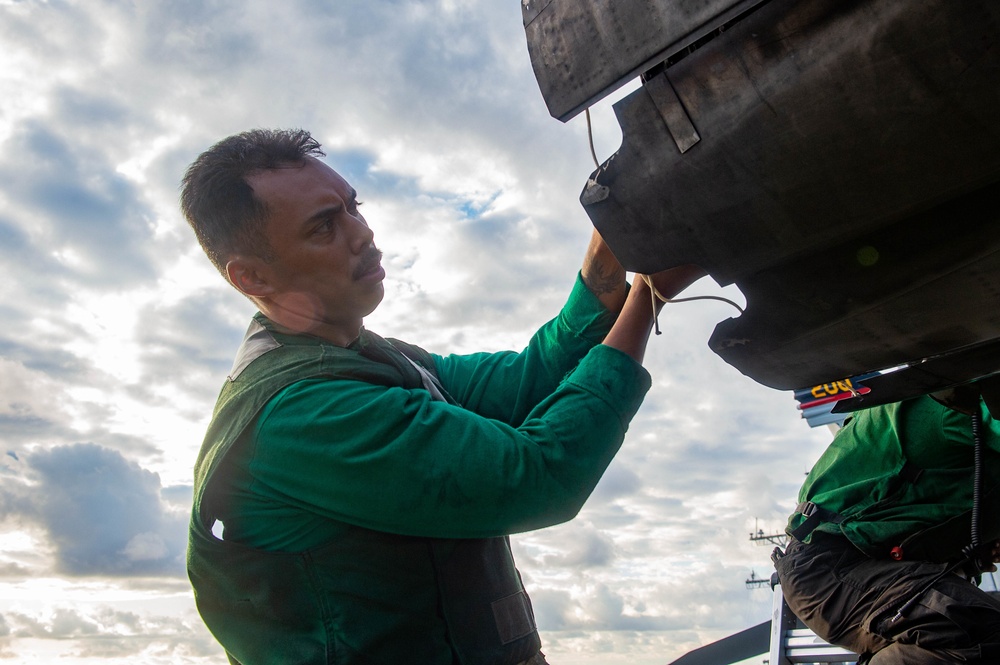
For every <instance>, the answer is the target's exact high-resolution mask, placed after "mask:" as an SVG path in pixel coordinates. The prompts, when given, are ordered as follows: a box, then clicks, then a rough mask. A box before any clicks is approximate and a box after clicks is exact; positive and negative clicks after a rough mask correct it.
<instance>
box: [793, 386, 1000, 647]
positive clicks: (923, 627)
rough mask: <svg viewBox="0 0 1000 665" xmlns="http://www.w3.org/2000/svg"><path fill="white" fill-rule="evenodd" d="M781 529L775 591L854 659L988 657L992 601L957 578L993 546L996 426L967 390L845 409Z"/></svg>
mask: <svg viewBox="0 0 1000 665" xmlns="http://www.w3.org/2000/svg"><path fill="white" fill-rule="evenodd" d="M994 409H995V405H994ZM977 439H978V444H977ZM977 447H978V448H979V450H978V452H977ZM976 457H978V458H979V462H978V464H977V462H976ZM977 466H978V467H979V472H978V474H977V471H976V467H977ZM977 475H978V477H979V480H978V481H977V480H976V477H977ZM974 488H977V489H974ZM974 495H975V496H976V498H975V499H974ZM787 532H788V534H789V535H790V536H791V542H790V544H789V546H788V547H787V549H786V551H785V552H784V554H783V555H782V553H781V552H780V550H776V551H775V566H776V568H777V571H778V578H779V580H780V581H781V590H782V593H783V594H784V596H785V600H786V601H787V603H788V605H789V607H790V608H791V610H792V611H793V612H794V613H795V614H796V616H798V617H799V618H800V619H802V621H803V622H805V623H806V624H807V625H808V626H809V627H810V628H812V629H813V630H814V631H815V632H816V633H817V634H818V635H820V636H821V637H823V638H824V639H826V640H827V641H829V642H830V643H832V644H837V645H840V646H843V647H846V648H848V649H850V650H852V651H854V652H855V653H858V654H860V657H861V658H860V660H859V662H862V663H872V664H874V665H895V664H897V663H898V664H904V663H906V664H925V663H928V664H929V663H955V662H963V663H982V664H984V665H985V664H987V663H989V664H993V663H998V662H1000V602H998V601H997V600H996V598H993V597H991V596H989V595H988V594H986V593H985V592H983V591H982V590H981V589H979V588H977V587H976V586H975V585H974V584H972V583H970V581H969V578H975V577H977V576H978V574H979V573H980V572H982V571H985V570H989V569H993V570H995V566H992V562H995V561H997V560H998V554H1000V552H998V548H997V539H998V538H1000V422H998V421H997V420H996V419H994V417H993V414H991V412H990V409H989V408H988V407H987V402H986V401H984V400H983V399H982V398H981V397H980V394H979V392H978V391H977V390H970V389H969V388H968V387H963V388H962V389H959V390H957V391H950V392H949V393H941V394H937V395H935V396H930V395H925V396H922V397H917V398H914V399H909V400H906V401H904V402H900V403H897V404H889V405H885V406H878V407H874V408H871V409H867V410H863V411H859V412H857V413H856V414H854V416H853V417H852V418H851V419H850V420H849V421H848V422H847V424H846V425H845V427H844V428H843V429H841V430H840V431H839V432H838V433H837V436H836V437H835V438H834V440H833V442H832V443H831V444H830V446H829V448H827V450H826V451H825V452H824V453H823V455H822V456H821V457H820V459H819V460H818V461H817V462H816V464H815V465H814V466H813V468H812V470H811V471H810V473H809V476H808V478H807V479H806V481H805V484H804V485H803V486H802V489H801V490H800V492H799V505H798V507H797V508H796V510H795V513H794V514H793V515H792V516H791V518H790V519H789V523H788V528H787Z"/></svg>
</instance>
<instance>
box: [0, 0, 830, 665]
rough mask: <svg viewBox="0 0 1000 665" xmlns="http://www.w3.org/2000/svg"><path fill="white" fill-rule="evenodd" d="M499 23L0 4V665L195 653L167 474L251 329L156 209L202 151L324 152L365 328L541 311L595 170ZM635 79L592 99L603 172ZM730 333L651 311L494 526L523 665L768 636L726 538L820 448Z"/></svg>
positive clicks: (437, 327) (570, 272)
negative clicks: (631, 348)
mask: <svg viewBox="0 0 1000 665" xmlns="http://www.w3.org/2000/svg"><path fill="white" fill-rule="evenodd" d="M518 5H519V3H518V2H517V1H516V0H502V1H501V0H493V1H491V2H472V1H471V0H411V1H408V2H407V1H400V0H365V1H363V2H362V1H343V0H341V1H332V2H331V1H329V0H326V1H323V2H320V1H315V0H314V1H310V0H284V1H283V2H280V3H279V2H268V1H263V0H245V1H240V2H235V1H228V2H227V1H221V0H205V1H202V0H198V1H194V0H175V1H174V2H127V1H124V0H122V1H112V0H88V1H86V2H83V1H82V0H81V1H76V0H51V1H47V2H46V1H39V0H0V45H2V46H0V283H2V284H3V286H4V288H3V289H0V315H2V317H3V318H4V320H5V321H6V322H7V325H6V327H5V328H4V329H3V330H2V331H0V443H2V449H0V452H2V453H3V454H2V455H0V459H2V462H0V660H7V661H8V662H15V663H28V664H35V663H38V664H41V663H46V664H49V663H54V662H58V663H63V664H66V665H81V664H87V663H112V664H115V663H122V664H124V663H130V664H135V663H190V664H209V663H220V664H221V663H224V662H225V658H224V656H223V653H222V650H221V647H219V646H218V644H217V643H215V641H214V640H213V638H212V637H211V635H210V634H209V633H208V631H207V630H206V629H205V627H204V626H203V625H202V623H201V621H200V619H199V617H198V615H197V613H196V611H195V609H194V603H193V598H192V594H191V590H190V587H189V584H188V582H187V578H186V576H185V571H184V548H185V539H186V522H187V514H188V511H189V509H190V501H191V498H190V497H191V473H192V472H191V469H192V466H193V463H194V459H195V455H196V453H197V450H198V448H199V446H200V444H201V438H202V436H203V434H204V430H205V427H206V425H207V423H208V418H209V415H210V413H211V409H212V405H213V404H214V401H215V397H216V395H217V392H218V390H219V388H220V386H221V385H222V381H223V380H224V378H225V376H226V374H227V373H228V371H229V368H230V366H231V363H232V358H233V355H234V352H235V350H236V347H237V346H238V344H239V342H240V340H241V338H242V335H243V332H244V330H245V329H246V326H247V324H248V322H249V318H250V316H251V315H252V314H253V311H254V310H253V307H252V305H251V304H250V303H249V302H248V301H247V300H245V299H244V298H242V296H240V295H238V294H237V293H236V292H235V291H234V290H232V289H231V288H230V287H229V286H228V285H227V284H226V283H224V282H223V280H222V278H221V277H220V276H219V275H218V273H217V272H215V270H214V269H213V268H212V266H211V265H210V264H209V262H208V260H207V259H206V258H205V257H204V255H203V254H202V252H201V250H200V248H199V247H198V245H197V243H196V242H195V239H194V235H193V233H192V232H191V230H190V229H189V228H188V227H187V225H186V223H185V222H184V220H183V219H182V217H181V215H180V213H179V210H178V194H179V187H178V185H179V181H180V178H181V175H182V174H183V171H184V169H185V168H186V166H187V165H188V164H189V163H190V162H191V161H192V160H193V159H194V158H195V157H196V156H197V155H198V153H199V152H201V151H202V150H204V149H206V148H207V147H209V146H210V145H211V144H212V143H214V142H215V141H217V140H219V139H221V138H223V137H225V136H227V135H229V134H232V133H235V132H238V131H242V130H245V129H250V128H254V127H301V128H305V129H308V130H310V131H311V132H312V133H313V135H314V136H315V137H316V138H317V139H318V140H319V141H320V142H321V143H323V145H324V149H325V150H326V153H327V157H326V158H325V160H326V162H327V163H329V164H330V165H331V166H333V167H334V168H335V169H337V170H338V171H339V172H340V173H341V174H342V175H344V177H345V178H346V179H347V180H348V181H349V182H350V183H351V184H352V185H353V186H354V187H355V188H356V189H357V191H358V192H359V198H360V199H361V200H362V201H364V205H365V207H364V211H365V217H366V218H367V220H368V222H369V224H370V225H371V226H372V228H373V230H374V232H375V239H376V242H377V243H378V245H379V246H380V248H381V249H382V250H383V251H384V252H385V256H384V259H383V265H384V266H385V269H386V272H387V277H386V281H385V286H386V297H385V300H384V301H383V303H382V305H381V306H380V307H379V309H378V310H377V311H376V312H375V313H374V314H373V315H372V316H371V317H370V318H369V319H368V320H367V321H366V324H367V326H368V327H369V328H370V329H372V330H374V331H376V332H378V333H380V334H382V335H385V336H393V337H398V338H401V339H405V340H407V341H410V342H413V343H416V344H419V345H420V346H423V347H424V348H426V349H428V350H431V351H435V352H439V353H451V352H455V353H462V352H471V351H480V350H490V351H493V350H501V349H517V348H520V347H521V346H523V345H524V344H525V343H526V341H527V340H528V338H529V336H530V334H531V333H532V331H533V330H534V329H535V328H536V327H538V326H539V325H540V324H541V323H543V322H544V321H545V320H547V319H548V318H550V317H551V316H554V315H555V313H556V312H557V311H558V309H559V307H560V306H561V304H562V302H563V301H564V299H565V297H566V295H567V294H568V292H569V289H570V287H571V286H572V283H573V279H574V275H575V273H576V271H577V269H578V268H579V265H580V260H581V258H582V256H583V252H584V248H585V247H586V244H587V240H588V238H589V235H590V230H591V228H592V227H591V225H590V221H589V219H588V218H587V216H586V214H585V212H584V210H583V208H582V207H581V205H580V204H579V201H578V197H579V194H580V191H581V189H582V188H583V185H584V184H585V182H586V179H587V177H588V175H589V174H590V172H591V170H592V169H593V164H592V160H591V158H590V153H589V149H588V144H587V129H586V123H585V122H584V119H583V117H582V116H581V117H578V118H575V119H574V120H572V121H570V122H569V123H566V124H563V123H561V122H559V121H557V120H555V119H553V118H551V117H550V116H549V115H548V113H547V111H546V108H545V104H544V102H543V100H542V98H541V95H540V93H539V91H538V87H537V84H536V82H535V79H534V75H533V73H532V71H531V67H530V62H529V59H528V54H527V47H526V44H525V38H524V31H523V26H522V23H521V13H520V9H519V6H518ZM634 88H635V84H631V85H630V86H626V88H625V89H623V90H622V91H620V92H619V93H617V94H616V95H613V96H612V97H610V98H609V99H607V100H604V101H602V102H600V103H598V104H596V105H595V106H594V107H593V109H592V112H593V117H594V140H595V144H596V151H597V154H598V157H599V158H600V159H602V160H603V159H606V158H607V157H609V156H610V155H611V154H613V153H614V151H615V150H616V149H617V147H618V146H619V144H620V142H621V132H620V130H619V128H618V125H617V122H616V120H615V118H614V115H613V111H612V108H611V103H612V102H613V101H615V100H617V99H618V98H620V97H621V96H622V95H623V94H625V93H626V92H628V91H629V90H632V89H634ZM688 294H689V295H693V294H715V295H725V296H726V297H729V298H732V299H734V300H737V301H739V302H744V301H743V299H742V295H741V294H740V293H739V291H738V289H737V288H736V287H735V286H727V287H725V288H720V287H719V286H718V285H717V284H715V283H714V282H713V280H712V279H711V278H705V279H703V280H701V281H699V282H698V283H696V284H695V285H694V286H693V287H691V289H689V291H688ZM735 315H736V314H735V310H733V309H732V308H730V307H729V306H728V305H725V304H723V303H719V302H697V303H689V304H677V305H672V306H668V307H667V308H666V309H665V310H664V311H663V313H662V314H661V317H660V325H661V328H662V331H663V334H662V335H661V336H658V337H654V338H653V339H652V340H651V342H650V345H649V349H648V351H647V356H646V360H645V363H644V364H645V366H646V367H647V368H648V370H649V371H650V373H651V374H652V377H653V387H652V389H651V390H650V392H649V394H648V396H647V398H646V400H645V402H644V404H643V407H642V409H641V410H640V412H639V414H638V415H637V416H636V418H635V419H634V421H633V422H632V425H631V428H630V430H629V433H628V436H627V438H626V441H625V444H624V446H623V448H622V450H621V452H620V453H619V454H618V456H617V458H616V459H615V460H614V462H613V463H612V465H611V466H610V468H609V469H608V471H607V473H606V474H605V476H604V478H603V480H602V481H601V483H600V485H599V486H598V487H597V489H596V490H595V492H594V494H593V495H592V496H591V498H590V499H589V501H588V502H587V505H586V506H585V507H584V509H583V510H582V512H581V513H580V514H579V516H578V517H577V518H576V519H574V520H573V521H571V522H569V523H567V524H564V525H560V526H557V527H552V528H548V529H544V530H541V531H537V532H533V533H528V534H520V535H517V536H515V537H514V538H513V548H514V552H515V558H516V559H517V561H518V564H519V568H520V570H521V572H522V575H523V577H524V581H525V584H526V587H527V589H528V592H529V594H530V596H531V598H532V602H533V605H534V609H535V613H536V616H537V620H538V625H539V629H540V632H541V635H542V640H543V643H544V647H543V650H544V651H545V653H546V654H547V655H548V657H549V660H550V661H551V662H552V663H553V665H589V664H592V663H602V664H612V665H613V664H615V663H631V664H638V665H643V664H647V663H648V664H652V663H668V662H670V661H671V660H673V659H675V658H677V657H679V656H681V655H682V654H684V653H685V652H686V651H688V650H690V649H692V648H695V647H697V646H700V645H702V644H705V643H707V642H710V641H712V640H715V639H718V638H721V637H723V636H725V635H728V634H730V633H733V632H736V631H739V630H742V629H743V628H746V627H749V626H751V625H753V624H756V623H759V622H761V621H766V620H767V619H768V618H769V610H770V603H771V599H770V593H769V591H768V590H765V589H755V590H751V589H747V588H746V585H745V583H744V582H745V580H746V579H747V578H748V577H749V576H750V575H751V573H752V572H753V573H755V574H756V575H757V576H764V577H766V576H769V575H770V572H771V564H770V561H769V556H768V555H769V552H770V549H769V548H767V547H761V546H759V545H757V544H754V543H752V542H750V540H749V538H748V535H749V534H750V532H752V531H756V530H757V529H761V530H763V531H764V532H767V533H776V532H779V531H781V529H782V528H783V526H784V522H785V519H786V517H787V515H788V513H789V512H790V511H791V509H792V508H793V506H794V503H795V494H796V491H797V489H798V486H799V484H800V483H801V481H802V479H803V474H804V472H805V471H806V470H807V469H808V468H809V467H810V465H811V464H812V462H813V461H814V460H815V459H816V458H817V457H818V456H819V454H820V453H821V452H822V450H823V448H824V447H825V445H826V444H827V443H828V441H829V439H830V433H829V431H828V430H827V429H825V428H817V429H810V428H809V427H808V426H807V425H806V423H805V421H803V420H801V419H799V416H798V413H797V410H796V407H795V402H794V400H793V397H792V395H791V393H790V392H779V391H775V390H772V389H769V388H765V387H763V386H761V385H759V384H757V383H755V382H754V381H752V380H750V379H748V378H746V377H744V376H743V375H741V374H740V373H739V372H738V371H737V370H735V369H734V368H732V367H730V366H728V365H727V364H725V363H724V362H723V361H722V360H721V359H719V358H718V357H717V356H715V355H714V354H713V353H712V352H711V351H710V350H709V349H708V347H707V345H706V343H707V340H708V338H709V336H710V334H711V332H712V329H713V328H714V326H715V325H716V324H717V323H719V322H720V321H722V320H725V319H727V318H729V317H731V316H735ZM751 662H759V660H756V661H751Z"/></svg>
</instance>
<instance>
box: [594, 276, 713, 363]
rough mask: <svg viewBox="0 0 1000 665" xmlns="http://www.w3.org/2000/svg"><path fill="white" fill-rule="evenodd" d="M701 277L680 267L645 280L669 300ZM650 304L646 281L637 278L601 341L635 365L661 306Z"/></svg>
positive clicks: (639, 359) (642, 352) (657, 301)
mask: <svg viewBox="0 0 1000 665" xmlns="http://www.w3.org/2000/svg"><path fill="white" fill-rule="evenodd" d="M704 275H705V271H704V270H702V269H701V268H699V267H698V266H695V265H684V266H678V267H677V268H671V269H670V270H664V271H663V272H659V273H656V274H655V275H651V276H650V277H649V279H650V280H651V281H652V283H653V285H654V286H655V287H656V289H657V290H658V291H659V292H660V293H661V294H662V295H663V296H664V297H666V298H673V297H674V296H675V295H677V294H678V293H680V292H681V291H683V290H684V289H686V288H687V287H688V286H690V285H691V284H693V283H694V282H696V281H697V280H698V279H700V278H701V277H703V276H704ZM653 303H654V298H653V297H652V293H651V292H650V289H649V285H648V284H647V283H646V280H645V279H643V278H637V279H636V280H635V284H633V285H632V290H631V291H629V293H628V298H627V299H626V300H625V304H624V306H623V307H622V310H621V314H619V315H618V320H617V321H615V324H614V325H613V326H612V327H611V331H610V332H609V333H608V335H607V337H605V338H604V343H605V344H606V345H608V346H610V347H612V348H615V349H618V350H619V351H622V352H624V353H627V354H628V355H629V356H631V357H632V359H633V360H635V361H636V362H642V358H643V356H644V355H645V352H646V341H647V340H648V339H649V333H650V331H651V330H652V329H653V317H654V315H655V312H659V311H660V308H661V307H662V306H663V303H662V302H661V301H660V300H658V299H656V300H655V305H654V304H653ZM654 307H655V310H654Z"/></svg>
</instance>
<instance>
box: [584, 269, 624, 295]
mask: <svg viewBox="0 0 1000 665" xmlns="http://www.w3.org/2000/svg"><path fill="white" fill-rule="evenodd" d="M624 279H625V270H624V269H623V268H621V267H618V266H614V267H608V266H606V265H604V263H602V262H601V261H599V260H595V261H594V262H593V263H592V264H591V265H590V270H588V271H586V272H585V273H584V275H583V283H584V284H586V285H587V288H588V289H590V290H591V291H592V292H593V293H594V295H598V296H601V295H604V294H606V293H614V292H615V291H616V290H618V289H621V288H622V287H623V286H624V284H625V282H624Z"/></svg>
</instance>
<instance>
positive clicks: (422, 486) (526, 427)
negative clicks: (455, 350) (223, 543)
mask: <svg viewBox="0 0 1000 665" xmlns="http://www.w3.org/2000/svg"><path fill="white" fill-rule="evenodd" d="M649 385H650V379H649V375H648V374H647V373H646V371H645V370H644V369H643V368H642V367H641V365H639V364H638V363H636V362H635V361H633V360H632V359H631V358H629V357H628V356H627V355H625V354H623V353H621V352H619V351H617V350H615V349H612V348H610V347H607V346H597V347H595V348H594V349H592V350H591V351H590V352H589V353H588V354H587V355H586V356H585V357H584V359H583V360H582V361H581V362H580V363H579V365H578V366H577V367H576V369H575V370H573V371H572V372H571V373H570V374H569V376H568V377H567V378H566V380H564V381H563V382H562V383H561V384H560V385H559V386H558V388H556V389H555V390H554V391H552V392H551V394H550V395H549V396H547V397H546V398H544V399H542V400H541V401H540V402H539V403H538V404H537V405H536V406H535V407H534V408H533V409H531V410H530V412H529V413H528V414H527V415H526V416H525V418H524V422H523V423H522V424H521V425H520V426H518V427H512V426H510V425H507V424H505V423H503V422H500V421H498V420H494V419H489V418H484V417H482V416H480V415H477V414H475V413H472V412H470V411H468V410H466V409H463V408H461V407H458V406H454V405H450V404H447V403H445V402H440V401H433V400H432V399H431V398H430V396H429V394H428V393H427V391H425V390H419V389H418V390H406V389H402V388H386V387H383V386H375V385H371V384H367V383H363V382H359V381H349V380H335V381H324V380H307V381H301V382H299V383H296V384H294V385H292V386H290V387H289V388H287V389H285V390H284V391H283V392H282V393H281V394H279V396H278V397H276V398H275V399H274V400H272V401H271V403H270V404H269V405H268V406H267V407H266V409H265V411H264V412H263V414H262V415H261V418H260V419H259V421H258V425H257V427H256V429H255V431H254V435H253V438H252V440H251V441H250V442H248V443H249V447H248V449H247V450H246V452H245V453H244V454H242V455H239V456H238V457H241V458H243V459H244V460H245V462H246V464H247V468H248V471H249V475H250V477H251V478H252V481H251V483H252V486H251V487H247V488H246V490H247V491H248V494H249V495H252V496H254V497H257V501H256V503H255V504H254V503H253V502H250V503H247V504H246V508H245V511H248V512H245V514H244V515H242V516H238V518H237V519H236V520H235V521H234V524H232V525H231V524H230V523H228V522H227V529H228V528H230V526H235V527H236V529H237V531H238V532H242V533H238V534H237V537H239V538H240V539H242V540H244V542H249V543H250V544H254V545H258V546H267V547H270V548H272V549H289V548H293V547H297V546H300V545H302V544H305V541H304V540H303V539H302V534H301V533H296V530H297V529H298V530H299V531H301V530H302V529H309V528H314V527H315V524H312V525H311V526H310V524H309V517H310V516H312V517H314V518H318V519H321V520H335V521H339V522H342V523H347V524H353V525H357V526H361V527H365V528H369V529H375V530H379V531H386V532H391V533H398V534H404V535H415V536H430V537H445V538H478V537H492V536H499V535H504V534H509V533H514V532H519V531H526V530H530V529H536V528H540V527H544V526H549V525H552V524H556V523H559V522H563V521H566V520H568V519H570V518H572V517H573V516H574V515H576V513H577V512H578V511H579V510H580V508H581V507H582V506H583V503H584V501H585V500H586V499H587V497H588V496H589V495H590V493H591V491H592V490H593V488H594V486H595V485H596V484H597V481H598V480H599V479H600V477H601V474H602V473H603V472H604V469H605V468H606V467H607V465H608V464H609V463H610V461H611V459H612V457H613V456H614V454H615V453H616V451H617V450H618V448H619V447H620V446H621V443H622V441H623V439H624V435H625V430H626V428H627V424H628V422H629V421H630V420H631V418H632V417H633V415H634V414H635V412H636V410H637V409H638V407H639V404H640V403H641V401H642V397H643V396H644V394H645V392H646V391H647V390H648V388H649ZM262 442H266V443H262ZM279 505H291V506H294V507H297V508H298V509H299V513H301V517H300V519H299V524H296V523H295V519H288V517H289V516H288V515H287V514H286V515H281V514H278V513H273V512H271V513H269V512H268V511H269V509H270V508H273V507H275V506H279ZM254 511H256V514H251V513H254ZM282 530H284V533H282ZM254 532H256V533H254ZM227 537H229V536H228V535H227ZM306 539H308V536H307V538H306ZM264 541H266V542H264Z"/></svg>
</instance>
